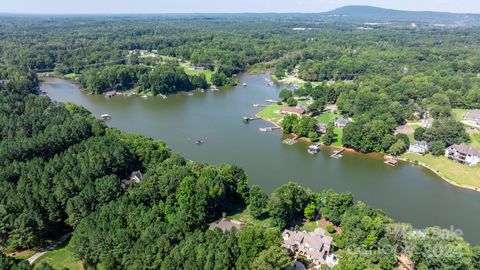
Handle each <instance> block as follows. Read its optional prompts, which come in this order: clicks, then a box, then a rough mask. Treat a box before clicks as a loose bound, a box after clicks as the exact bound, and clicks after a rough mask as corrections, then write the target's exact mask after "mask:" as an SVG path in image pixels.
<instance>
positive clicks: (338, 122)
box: [335, 118, 352, 128]
mask: <svg viewBox="0 0 480 270" xmlns="http://www.w3.org/2000/svg"><path fill="white" fill-rule="evenodd" d="M350 122H352V120H350V119H348V118H337V119H335V127H338V128H344V127H345V126H346V125H347V124H348V123H350Z"/></svg>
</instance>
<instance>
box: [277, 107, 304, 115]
mask: <svg viewBox="0 0 480 270" xmlns="http://www.w3.org/2000/svg"><path fill="white" fill-rule="evenodd" d="M280 113H281V114H286V115H292V114H294V115H297V116H302V115H303V114H304V113H305V109H303V108H301V107H281V108H280Z"/></svg>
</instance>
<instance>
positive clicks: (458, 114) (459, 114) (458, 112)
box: [452, 109, 469, 121]
mask: <svg viewBox="0 0 480 270" xmlns="http://www.w3.org/2000/svg"><path fill="white" fill-rule="evenodd" d="M468 111H469V110H466V109H452V115H453V118H455V120H457V121H462V120H463V115H464V114H465V113H467V112H468Z"/></svg>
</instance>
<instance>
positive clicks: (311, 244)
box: [282, 228, 337, 267]
mask: <svg viewBox="0 0 480 270" xmlns="http://www.w3.org/2000/svg"><path fill="white" fill-rule="evenodd" d="M282 237H283V241H282V247H283V248H286V249H288V250H289V251H290V252H291V253H292V254H297V255H301V256H305V257H306V258H307V259H309V260H312V262H313V263H315V264H317V265H324V264H327V260H328V258H329V257H334V256H333V254H332V253H331V246H332V242H333V239H332V237H331V236H329V235H326V234H325V231H324V230H323V229H321V228H317V229H315V231H314V232H305V231H291V230H284V231H283V233H282ZM328 261H334V262H335V264H336V261H337V260H336V259H335V260H328ZM330 264H331V263H330ZM329 266H330V267H332V265H329ZM333 266H334V265H333Z"/></svg>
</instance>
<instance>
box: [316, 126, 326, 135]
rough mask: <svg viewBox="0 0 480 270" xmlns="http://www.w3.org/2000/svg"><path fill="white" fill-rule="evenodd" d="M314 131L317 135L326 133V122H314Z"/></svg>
mask: <svg viewBox="0 0 480 270" xmlns="http://www.w3.org/2000/svg"><path fill="white" fill-rule="evenodd" d="M315 131H316V132H317V134H318V135H323V134H325V133H327V124H324V123H318V124H315Z"/></svg>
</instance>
